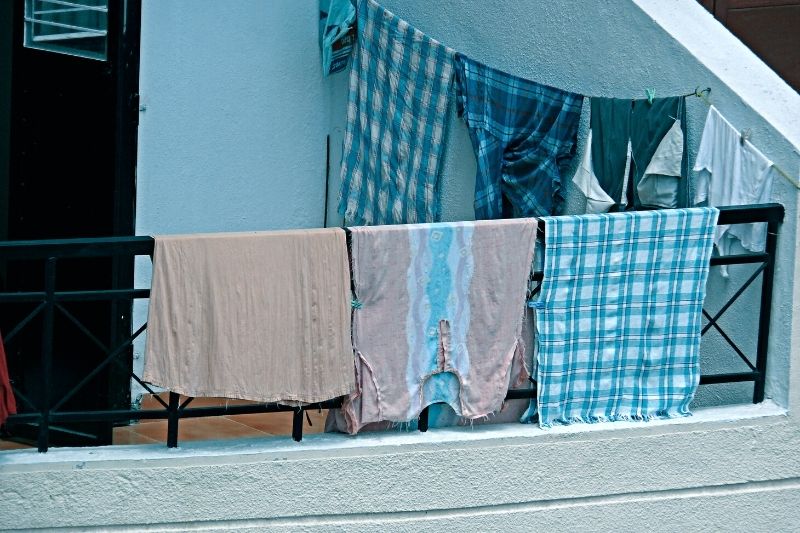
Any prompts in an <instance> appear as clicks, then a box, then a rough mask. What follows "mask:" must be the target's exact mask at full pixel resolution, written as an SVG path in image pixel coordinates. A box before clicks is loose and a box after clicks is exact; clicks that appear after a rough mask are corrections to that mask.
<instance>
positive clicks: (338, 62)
mask: <svg viewBox="0 0 800 533" xmlns="http://www.w3.org/2000/svg"><path fill="white" fill-rule="evenodd" d="M319 8H320V11H319V14H320V47H321V48H322V75H323V76H328V75H329V74H334V73H336V72H340V71H342V70H344V68H345V67H346V66H347V60H348V59H349V57H350V52H351V50H352V48H353V44H352V39H350V38H347V39H345V36H346V35H347V34H348V33H349V32H350V31H351V29H352V26H353V22H355V20H356V8H355V7H353V4H352V3H351V2H350V0H319ZM340 40H341V42H339V41H340ZM337 43H338V44H337Z"/></svg>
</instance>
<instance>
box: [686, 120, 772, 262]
mask: <svg viewBox="0 0 800 533" xmlns="http://www.w3.org/2000/svg"><path fill="white" fill-rule="evenodd" d="M772 168H773V166H772V161H770V160H769V159H767V157H766V156H765V155H764V154H762V153H761V152H760V151H759V150H758V148H756V147H755V146H753V144H752V143H750V141H747V140H744V141H743V140H742V138H741V135H740V133H739V132H738V131H736V128H734V127H733V126H732V125H731V123H730V122H728V121H727V120H726V119H725V117H723V116H722V115H721V114H720V113H719V111H717V109H716V108H715V107H713V106H712V107H711V108H710V109H709V110H708V116H707V117H706V124H705V127H704V128H703V137H702V139H701V140H700V149H699V150H698V153H697V160H696V161H695V164H694V170H696V171H698V172H699V174H698V178H697V185H696V188H695V197H694V201H695V203H700V202H708V205H710V206H722V205H746V204H763V203H767V202H769V201H770V199H771V196H772V181H773V171H772ZM766 226H767V225H766V223H763V222H762V223H754V224H734V225H727V224H726V225H720V226H718V227H717V231H716V233H715V235H714V243H715V244H716V245H717V248H718V250H719V252H720V254H721V255H729V254H730V253H731V246H732V244H733V242H734V241H735V240H736V239H738V240H739V242H740V243H741V245H742V246H743V247H744V248H746V249H748V250H750V251H753V252H760V251H762V250H764V247H765V245H766V240H767V228H766ZM723 275H727V271H726V269H723Z"/></svg>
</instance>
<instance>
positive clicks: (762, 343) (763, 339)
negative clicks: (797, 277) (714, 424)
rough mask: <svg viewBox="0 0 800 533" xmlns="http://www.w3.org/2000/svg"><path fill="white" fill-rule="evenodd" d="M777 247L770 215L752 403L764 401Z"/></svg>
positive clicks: (775, 224) (775, 221)
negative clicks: (756, 372) (756, 373)
mask: <svg viewBox="0 0 800 533" xmlns="http://www.w3.org/2000/svg"><path fill="white" fill-rule="evenodd" d="M777 247H778V217H776V216H772V217H770V220H769V222H768V223H767V247H766V249H765V251H766V252H767V253H768V254H769V259H768V260H767V263H766V267H765V268H764V274H763V276H764V277H763V278H762V279H761V310H760V312H759V317H758V345H757V348H756V371H758V377H757V378H756V382H755V386H754V387H753V403H761V402H763V401H764V384H765V383H766V380H767V353H768V351H769V325H770V318H771V315H772V284H773V281H774V277H775V251H776V250H777Z"/></svg>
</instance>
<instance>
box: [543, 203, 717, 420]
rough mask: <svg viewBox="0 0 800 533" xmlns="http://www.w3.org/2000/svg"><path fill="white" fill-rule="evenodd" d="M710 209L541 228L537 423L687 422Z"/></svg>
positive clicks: (560, 220) (564, 221)
mask: <svg viewBox="0 0 800 533" xmlns="http://www.w3.org/2000/svg"><path fill="white" fill-rule="evenodd" d="M718 215H719V211H718V210H717V209H713V208H696V209H676V210H661V211H639V212H625V213H613V214H601V215H580V216H565V217H547V218H545V219H544V220H545V224H546V236H545V265H544V280H543V282H542V291H541V295H540V297H539V300H538V301H537V302H536V303H535V309H536V323H537V330H538V346H539V354H538V358H537V361H538V370H537V372H536V379H537V382H538V400H539V403H538V409H539V423H540V425H541V426H542V427H548V426H550V425H552V424H553V423H562V424H568V423H572V422H577V421H582V422H598V421H606V420H620V419H622V420H628V419H633V420H648V419H651V418H654V417H672V416H681V415H684V416H685V415H688V414H689V403H690V402H691V400H692V398H693V397H694V393H695V391H696V389H697V385H698V382H699V379H700V372H699V350H700V328H701V312H702V305H703V299H704V297H705V289H706V279H707V277H708V269H709V259H710V258H711V249H712V246H713V236H714V228H715V224H716V221H717V217H718Z"/></svg>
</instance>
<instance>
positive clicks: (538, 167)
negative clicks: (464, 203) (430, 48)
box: [456, 54, 583, 219]
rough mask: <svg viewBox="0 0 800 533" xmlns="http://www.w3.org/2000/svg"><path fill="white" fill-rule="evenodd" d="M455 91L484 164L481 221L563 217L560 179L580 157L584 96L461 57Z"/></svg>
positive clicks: (478, 185) (478, 200)
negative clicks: (506, 218) (560, 213)
mask: <svg viewBox="0 0 800 533" xmlns="http://www.w3.org/2000/svg"><path fill="white" fill-rule="evenodd" d="M456 93H457V96H456V102H457V103H458V114H459V116H461V117H463V118H464V120H465V121H466V123H467V126H468V127H469V135H470V139H471V140H472V145H473V148H474V149H475V155H476V157H477V160H478V173H477V177H476V179H475V218H478V219H487V218H488V219H492V218H500V217H509V216H514V217H533V216H535V217H540V216H545V215H556V214H558V213H559V211H560V207H561V204H562V202H563V200H564V194H563V192H562V191H561V175H562V173H563V172H564V171H566V169H567V167H569V165H570V161H571V160H572V158H573V157H574V156H575V147H576V143H577V139H578V123H579V122H580V118H581V107H582V106H583V96H581V95H579V94H575V93H570V92H567V91H563V90H561V89H557V88H555V87H549V86H547V85H542V84H540V83H536V82H534V81H530V80H526V79H524V78H519V77H517V76H513V75H511V74H507V73H505V72H502V71H500V70H496V69H493V68H491V67H488V66H486V65H484V64H482V63H478V62H477V61H474V60H472V59H470V58H468V57H466V56H463V55H461V54H458V55H457V56H456ZM504 199H505V201H506V202H505V203H506V206H508V207H510V209H509V208H508V207H506V206H504Z"/></svg>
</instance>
